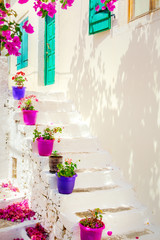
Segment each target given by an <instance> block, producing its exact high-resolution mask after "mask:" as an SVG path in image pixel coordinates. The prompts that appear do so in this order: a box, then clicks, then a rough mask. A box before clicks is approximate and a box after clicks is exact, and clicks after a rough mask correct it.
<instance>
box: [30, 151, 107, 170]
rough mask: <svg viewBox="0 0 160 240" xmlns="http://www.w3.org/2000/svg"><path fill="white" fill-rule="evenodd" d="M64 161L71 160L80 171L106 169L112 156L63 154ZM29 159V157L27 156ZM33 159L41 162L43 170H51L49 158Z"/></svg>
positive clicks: (37, 157)
mask: <svg viewBox="0 0 160 240" xmlns="http://www.w3.org/2000/svg"><path fill="white" fill-rule="evenodd" d="M62 155H63V161H65V159H67V158H70V159H72V161H73V162H77V160H79V159H80V160H81V161H80V162H77V166H78V169H92V168H106V166H107V165H108V164H109V163H110V156H109V155H108V154H107V153H105V152H99V153H62ZM27 158H28V156H27ZM33 158H34V159H35V160H36V161H38V162H40V165H41V170H46V171H48V170H49V165H48V161H49V159H48V157H41V156H39V155H38V154H33Z"/></svg>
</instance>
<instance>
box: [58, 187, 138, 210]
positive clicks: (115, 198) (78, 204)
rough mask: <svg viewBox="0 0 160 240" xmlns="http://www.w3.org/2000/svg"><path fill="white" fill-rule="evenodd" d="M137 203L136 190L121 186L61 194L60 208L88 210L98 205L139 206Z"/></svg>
mask: <svg viewBox="0 0 160 240" xmlns="http://www.w3.org/2000/svg"><path fill="white" fill-rule="evenodd" d="M84 203H85V204H84ZM137 204H138V203H137V200H136V198H135V195H134V192H133V191H132V190H131V189H129V188H126V189H125V188H119V189H113V190H112V189H111V190H105V191H104V190H101V191H95V192H89V193H72V194H70V195H61V205H60V210H61V212H63V213H65V212H66V213H69V212H80V211H86V209H94V208H97V207H98V208H100V209H105V208H117V207H121V206H137ZM66 206H67V208H66Z"/></svg>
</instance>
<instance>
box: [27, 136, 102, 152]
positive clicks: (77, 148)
mask: <svg viewBox="0 0 160 240" xmlns="http://www.w3.org/2000/svg"><path fill="white" fill-rule="evenodd" d="M26 140H27V141H26V147H27V146H28V147H29V148H30V144H31V145H32V149H33V152H34V153H38V149H37V141H35V142H34V143H33V142H32V140H31V139H26ZM55 150H57V151H58V152H60V151H61V152H93V151H98V150H99V148H98V145H97V138H94V137H87V138H61V142H60V143H58V142H57V141H55V142H54V146H53V151H55Z"/></svg>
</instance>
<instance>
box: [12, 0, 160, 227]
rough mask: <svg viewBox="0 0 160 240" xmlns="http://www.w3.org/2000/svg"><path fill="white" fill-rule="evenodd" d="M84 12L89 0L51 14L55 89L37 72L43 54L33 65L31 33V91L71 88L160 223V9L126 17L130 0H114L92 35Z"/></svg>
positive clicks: (70, 92)
mask: <svg viewBox="0 0 160 240" xmlns="http://www.w3.org/2000/svg"><path fill="white" fill-rule="evenodd" d="M25 8H26V5H25ZM88 14H89V1H75V3H74V6H73V7H72V8H70V9H68V10H67V11H64V10H59V15H57V16H56V84H55V85H53V86H52V87H50V86H49V87H43V80H42V79H41V80H40V79H39V80H38V77H37V76H38V74H35V72H36V71H37V69H38V68H39V67H40V65H42V66H43V59H42V55H43V54H41V58H40V59H39V64H38V67H37V59H38V56H39V55H38V48H37V45H36V44H35V43H36V35H33V36H32V37H30V43H31V42H32V40H31V39H32V38H33V39H34V40H33V44H32V45H33V46H34V49H32V47H31V46H30V53H29V62H30V63H31V62H32V64H30V65H29V68H27V69H26V72H27V73H28V74H29V77H30V82H29V83H28V89H30V90H33V89H34V90H41V91H65V92H67V93H68V96H69V97H70V98H71V99H72V100H73V101H74V103H75V104H76V107H77V108H78V110H79V111H80V112H81V114H82V115H83V117H84V119H85V120H86V121H88V123H89V125H90V128H91V131H92V133H93V134H94V135H96V136H98V138H99V140H100V143H101V145H102V146H103V148H104V149H106V150H108V151H109V152H110V153H111V155H112V159H113V161H114V162H115V163H116V164H117V165H118V166H120V167H121V169H122V170H123V172H124V175H125V176H126V177H127V179H128V180H130V182H131V183H132V184H133V185H134V187H135V189H136V191H137V193H138V196H139V198H140V200H141V201H142V202H143V203H144V204H146V205H147V206H148V207H149V208H150V209H151V210H152V212H153V216H154V218H155V220H157V221H159V223H160V218H159V216H160V81H159V79H160V67H159V66H160V10H158V11H155V12H154V13H151V14H149V15H146V16H144V17H142V18H139V19H137V20H136V21H132V22H130V23H128V0H119V1H118V3H117V10H116V19H115V20H114V19H112V29H111V30H110V31H105V32H102V33H98V34H95V35H92V36H89V34H88ZM33 16H34V14H33V15H31V19H33V23H34V24H35V26H36V20H35V17H33ZM37 31H38V30H37ZM41 35H42V36H43V34H41ZM39 41H40V42H41V40H40V39H39ZM42 52H43V50H42ZM42 52H41V53H42ZM36 54H37V55H36ZM14 71H15V68H12V70H11V72H14ZM34 71H35V72H34Z"/></svg>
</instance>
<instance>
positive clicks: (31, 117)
mask: <svg viewBox="0 0 160 240" xmlns="http://www.w3.org/2000/svg"><path fill="white" fill-rule="evenodd" d="M22 112H23V121H24V123H25V125H35V124H36V120H37V113H38V111H35V110H22Z"/></svg>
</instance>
